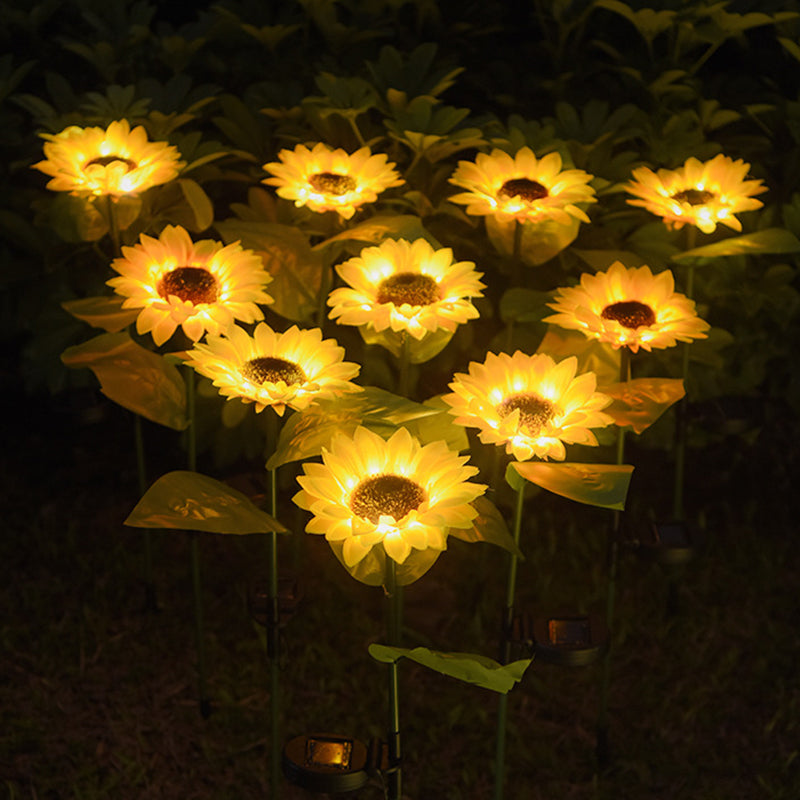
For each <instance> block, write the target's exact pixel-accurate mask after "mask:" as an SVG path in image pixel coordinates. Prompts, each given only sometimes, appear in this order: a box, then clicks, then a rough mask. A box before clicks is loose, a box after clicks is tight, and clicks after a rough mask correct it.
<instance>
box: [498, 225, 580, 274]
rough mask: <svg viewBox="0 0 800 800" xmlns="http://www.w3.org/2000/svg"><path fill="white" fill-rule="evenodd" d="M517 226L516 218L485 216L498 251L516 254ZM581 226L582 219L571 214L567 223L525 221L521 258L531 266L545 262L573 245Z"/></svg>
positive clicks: (505, 253) (508, 254)
mask: <svg viewBox="0 0 800 800" xmlns="http://www.w3.org/2000/svg"><path fill="white" fill-rule="evenodd" d="M516 226H517V222H516V221H515V220H513V219H512V220H510V221H502V220H500V219H498V218H496V217H494V216H491V215H490V216H488V217H486V233H487V234H488V236H489V239H490V240H491V242H492V244H493V245H494V247H495V249H496V250H497V252H498V253H502V254H503V255H506V256H510V255H512V254H513V252H514V229H515V228H516ZM579 228H580V222H579V221H578V220H577V219H575V218H574V217H570V221H569V222H568V223H567V224H566V225H562V224H561V223H559V222H553V221H552V220H547V221H545V222H535V223H534V222H525V223H523V228H522V239H521V243H520V259H521V260H522V262H523V263H524V264H527V265H528V266H529V267H537V266H539V265H540V264H544V262H545V261H549V260H550V259H551V258H553V257H554V256H557V255H558V254H559V253H560V252H561V251H562V250H564V249H566V248H567V247H569V245H570V244H572V242H573V241H574V240H575V237H576V236H577V235H578V229H579Z"/></svg>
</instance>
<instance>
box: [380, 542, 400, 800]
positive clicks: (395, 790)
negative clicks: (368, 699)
mask: <svg viewBox="0 0 800 800" xmlns="http://www.w3.org/2000/svg"><path fill="white" fill-rule="evenodd" d="M385 561H386V571H385V581H384V583H385V585H384V590H385V592H386V599H387V601H388V602H387V635H388V639H389V645H390V646H391V647H399V646H400V644H401V639H402V637H401V624H402V617H403V610H402V609H403V607H402V603H403V596H402V590H401V587H400V586H399V584H398V583H397V565H396V563H395V561H394V559H393V558H391V557H390V556H389V555H388V554H387V555H386V559H385ZM388 669H389V720H388V721H389V731H388V733H389V741H388V745H389V764H388V769H387V770H386V777H387V784H388V786H387V788H388V798H389V800H400V797H401V795H402V773H401V759H402V750H401V744H400V685H399V680H398V670H397V661H396V660H395V661H392V662H391V663H390V664H388Z"/></svg>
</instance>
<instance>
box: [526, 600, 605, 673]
mask: <svg viewBox="0 0 800 800" xmlns="http://www.w3.org/2000/svg"><path fill="white" fill-rule="evenodd" d="M533 639H534V641H533V652H534V655H535V657H536V658H537V659H539V660H541V661H544V662H547V663H549V664H559V665H561V666H567V667H584V666H587V665H588V664H592V663H594V662H595V661H597V659H598V658H600V656H601V655H602V654H603V653H604V652H605V649H606V647H607V646H608V631H607V630H606V625H605V623H604V622H603V621H602V619H601V618H600V617H599V616H598V615H597V614H574V613H559V614H551V615H549V616H545V617H538V618H536V619H534V621H533Z"/></svg>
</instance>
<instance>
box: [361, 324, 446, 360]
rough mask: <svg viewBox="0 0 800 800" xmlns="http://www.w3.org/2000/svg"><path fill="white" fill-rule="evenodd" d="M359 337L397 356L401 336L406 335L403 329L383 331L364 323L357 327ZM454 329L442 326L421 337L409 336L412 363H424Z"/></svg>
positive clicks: (401, 343)
mask: <svg viewBox="0 0 800 800" xmlns="http://www.w3.org/2000/svg"><path fill="white" fill-rule="evenodd" d="M358 332H359V333H360V334H361V338H362V339H363V340H364V341H365V342H366V343H367V344H377V345H380V346H381V347H385V348H386V349H387V350H388V351H389V352H390V353H391V354H392V355H393V356H395V357H396V358H399V357H400V355H401V353H402V351H403V338H404V337H405V336H406V334H405V332H404V331H393V330H391V328H387V329H386V330H383V331H376V330H373V329H372V328H369V327H367V326H366V325H361V326H359V328H358ZM454 333H455V331H448V330H445V329H444V328H439V330H436V331H433V332H432V333H426V334H425V336H423V337H422V339H414V338H413V337H409V341H408V351H409V358H410V361H411V363H412V364H424V363H425V362H426V361H430V360H431V359H432V358H434V357H435V356H438V355H439V353H441V352H442V350H444V348H445V347H447V345H448V344H449V343H450V340H451V339H452V338H453V334H454Z"/></svg>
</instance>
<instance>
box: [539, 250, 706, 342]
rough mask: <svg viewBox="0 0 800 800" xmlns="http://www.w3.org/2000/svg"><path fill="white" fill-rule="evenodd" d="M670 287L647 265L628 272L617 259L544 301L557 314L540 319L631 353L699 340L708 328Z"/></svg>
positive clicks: (669, 280)
mask: <svg viewBox="0 0 800 800" xmlns="http://www.w3.org/2000/svg"><path fill="white" fill-rule="evenodd" d="M674 289H675V282H674V279H673V277H672V273H671V272H670V271H669V270H664V271H663V272H660V273H658V274H657V275H653V273H652V272H651V271H650V268H649V267H647V266H644V267H638V268H635V267H632V268H630V269H628V268H626V267H625V266H623V264H622V263H621V262H619V261H617V262H615V263H614V264H612V265H611V267H609V269H608V271H607V272H598V273H597V274H595V275H589V274H587V273H584V274H583V275H582V276H581V282H580V285H578V286H575V287H569V288H562V289H559V290H558V292H557V293H556V296H555V298H554V301H553V302H552V303H548V305H549V306H550V308H552V309H554V310H555V311H556V312H557V313H556V314H552V315H551V316H549V317H545V320H544V321H545V322H552V323H553V324H554V325H559V326H561V327H562V328H569V329H571V330H578V331H581V332H582V333H584V334H585V335H586V336H589V337H590V338H594V339H598V340H599V341H601V342H608V343H609V344H611V345H612V346H613V347H614V348H615V349H617V348H620V347H628V348H630V350H631V351H632V352H634V353H635V352H637V351H638V349H639V348H640V347H642V348H644V349H645V350H651V349H652V348H654V347H655V348H665V347H672V346H673V345H674V344H676V342H691V341H692V340H694V339H705V338H706V333H705V331H707V330H708V329H709V327H710V326H709V324H708V323H707V322H705V321H704V320H702V319H700V317H698V316H697V312H696V310H695V304H694V301H693V300H690V299H689V298H688V297H686V295H683V294H680V293H678V292H676V291H674Z"/></svg>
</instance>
